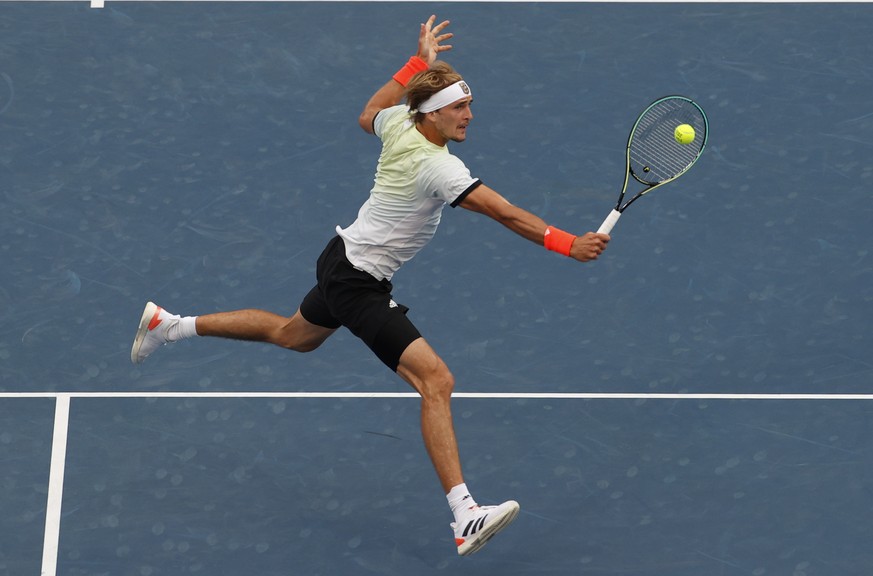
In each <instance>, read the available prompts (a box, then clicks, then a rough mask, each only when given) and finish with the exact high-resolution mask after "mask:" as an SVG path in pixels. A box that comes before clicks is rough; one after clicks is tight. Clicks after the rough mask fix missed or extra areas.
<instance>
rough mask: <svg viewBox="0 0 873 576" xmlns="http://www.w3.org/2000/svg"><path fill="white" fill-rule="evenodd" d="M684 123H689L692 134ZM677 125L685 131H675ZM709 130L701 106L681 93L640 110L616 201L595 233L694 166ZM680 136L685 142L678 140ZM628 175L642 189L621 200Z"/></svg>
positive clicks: (632, 132)
mask: <svg viewBox="0 0 873 576" xmlns="http://www.w3.org/2000/svg"><path fill="white" fill-rule="evenodd" d="M684 125H687V126H690V127H691V128H692V129H693V133H692V132H691V131H689V130H688V129H687V127H686V126H684ZM679 126H682V127H683V129H684V130H685V132H684V134H677V131H676V129H677V127H679ZM708 132H709V123H708V122H707V120H706V114H704V113H703V109H702V108H701V107H700V106H698V105H697V104H696V103H695V102H693V101H692V100H690V99H689V98H685V97H684V96H666V97H664V98H661V99H659V100H656V101H654V102H652V103H651V104H650V105H649V107H648V108H646V109H645V110H643V113H642V114H640V117H639V118H637V121H636V122H635V123H634V127H633V128H632V129H631V132H630V136H629V137H628V139H627V165H626V167H625V173H624V186H622V189H621V194H620V195H619V197H618V202H616V204H615V208H614V209H613V210H612V212H610V213H609V216H607V217H606V220H604V221H603V224H601V225H600V228H599V229H598V230H597V232H599V233H601V234H609V233H610V231H611V230H612V227H613V226H615V223H616V222H618V219H619V218H620V217H621V214H622V212H624V211H625V210H627V207H628V206H630V205H631V204H633V203H634V202H635V201H636V200H637V199H638V198H642V197H643V196H645V195H646V194H648V193H649V192H651V191H652V190H654V189H655V188H658V187H659V186H663V185H664V184H666V183H667V182H672V181H673V180H675V179H676V178H678V177H679V176H682V175H683V174H685V173H686V172H687V171H688V169H689V168H691V167H692V166H694V163H695V162H697V159H698V158H700V155H701V154H702V153H703V147H704V146H706V138H707V133H708ZM680 138H684V139H683V140H682V142H687V143H682V142H680ZM631 176H633V177H634V179H635V180H636V181H637V182H639V183H640V184H643V185H644V186H645V188H644V189H643V190H641V191H640V192H637V194H636V196H633V197H632V198H631V199H630V200H628V201H627V202H624V197H625V194H626V193H627V184H628V181H629V180H630V177H631ZM622 202H624V204H622Z"/></svg>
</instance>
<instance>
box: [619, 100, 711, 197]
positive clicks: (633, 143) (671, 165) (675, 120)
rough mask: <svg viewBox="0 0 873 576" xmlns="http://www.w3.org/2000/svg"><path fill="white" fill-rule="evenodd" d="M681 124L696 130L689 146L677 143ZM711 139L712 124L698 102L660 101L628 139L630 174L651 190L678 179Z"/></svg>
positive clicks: (646, 113)
mask: <svg viewBox="0 0 873 576" xmlns="http://www.w3.org/2000/svg"><path fill="white" fill-rule="evenodd" d="M681 124H688V125H690V126H691V127H692V128H694V140H692V141H691V142H690V143H688V144H681V143H679V142H678V141H677V140H676V136H675V130H676V127H677V126H679V125H681ZM708 136H709V122H708V121H707V119H706V114H705V113H704V112H703V108H701V107H700V106H699V105H698V104H697V103H696V102H694V101H693V100H691V99H690V98H686V97H685V96H665V97H663V98H659V99H658V100H655V101H654V102H652V103H651V104H650V105H649V107H648V108H646V109H645V110H643V112H642V114H640V116H639V118H637V121H636V123H635V124H634V127H633V129H632V130H631V133H630V136H629V137H628V141H627V163H628V172H629V173H630V174H631V175H632V176H633V177H634V178H635V179H636V180H637V181H638V182H640V183H642V184H646V185H648V186H656V185H659V184H663V183H665V182H669V181H670V180H673V179H675V178H678V177H679V176H681V175H682V174H684V173H685V172H687V171H688V169H689V168H691V167H692V166H693V165H694V163H695V162H697V159H698V158H700V155H701V154H702V153H703V149H704V147H705V146H706V140H707V138H708Z"/></svg>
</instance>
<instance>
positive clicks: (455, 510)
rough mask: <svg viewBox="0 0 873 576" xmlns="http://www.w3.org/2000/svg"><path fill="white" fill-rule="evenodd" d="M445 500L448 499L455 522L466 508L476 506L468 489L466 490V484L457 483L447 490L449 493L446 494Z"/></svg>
mask: <svg viewBox="0 0 873 576" xmlns="http://www.w3.org/2000/svg"><path fill="white" fill-rule="evenodd" d="M446 500H448V501H449V506H450V507H451V509H452V514H454V515H455V522H458V521H459V520H460V519H461V516H463V515H464V514H465V513H466V512H467V510H469V509H470V508H472V507H473V506H476V501H475V500H473V497H472V496H470V491H469V490H467V485H466V484H458V485H457V486H455V487H454V488H452V489H451V490H449V493H448V494H446Z"/></svg>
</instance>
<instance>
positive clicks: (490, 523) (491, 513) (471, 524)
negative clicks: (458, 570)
mask: <svg viewBox="0 0 873 576" xmlns="http://www.w3.org/2000/svg"><path fill="white" fill-rule="evenodd" d="M518 511H519V506H518V502H516V501H515V500H508V501H507V502H504V503H503V504H500V505H499V506H473V507H472V508H470V510H469V511H468V512H469V513H468V514H465V515H464V517H463V518H461V519H460V520H459V521H458V522H452V530H454V532H455V544H457V546H458V554H460V555H461V556H469V555H470V554H474V553H476V552H478V551H479V549H480V548H482V547H483V546H484V545H485V544H487V543H488V541H489V540H491V538H493V537H494V535H495V534H497V533H498V532H500V531H501V530H503V529H504V528H506V527H507V526H509V524H510V523H511V522H512V521H513V520H515V517H516V516H518Z"/></svg>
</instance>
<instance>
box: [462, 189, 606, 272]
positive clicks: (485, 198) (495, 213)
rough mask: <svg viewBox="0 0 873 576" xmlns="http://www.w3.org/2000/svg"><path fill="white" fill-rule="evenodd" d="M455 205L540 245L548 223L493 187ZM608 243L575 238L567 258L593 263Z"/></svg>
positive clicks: (602, 237) (596, 237)
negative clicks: (486, 217) (516, 204)
mask: <svg viewBox="0 0 873 576" xmlns="http://www.w3.org/2000/svg"><path fill="white" fill-rule="evenodd" d="M458 205H459V206H461V207H462V208H465V209H467V210H471V211H473V212H478V213H479V214H484V215H485V216H488V217H489V218H491V219H492V220H495V221H496V222H499V223H500V224H503V225H504V226H506V227H507V228H509V229H510V230H512V231H513V232H515V233H516V234H518V235H519V236H521V237H522V238H526V239H527V240H530V241H531V242H533V243H535V244H539V245H540V246H542V245H543V239H544V237H545V233H546V228H547V227H548V224H546V222H545V221H544V220H543V219H542V218H540V217H539V216H537V215H536V214H532V213H531V212H528V211H527V210H524V209H523V208H519V207H518V206H515V205H513V204H512V203H511V202H509V200H507V199H506V198H504V197H503V196H501V195H500V194H499V193H498V192H497V191H496V190H494V189H493V188H489V187H488V186H486V185H484V184H480V185H479V186H477V187H476V188H475V189H474V190H473V191H472V192H470V193H469V194H468V195H467V196H466V197H465V198H464V199H463V200H462V201H461V203H460V204H458ZM608 242H609V236H608V235H606V234H597V233H595V232H588V233H586V234H585V235H583V236H577V237H576V239H575V240H574V241H573V245H572V247H571V249H570V257H571V258H574V259H576V260H579V261H580V262H587V261H589V260H595V259H596V258H597V257H598V256H599V255H600V253H601V252H603V251H604V250H605V249H606V244H607V243H608Z"/></svg>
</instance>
